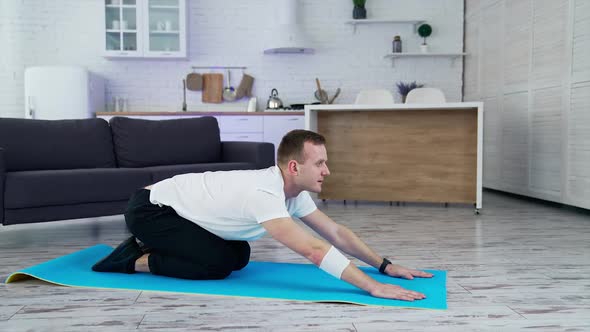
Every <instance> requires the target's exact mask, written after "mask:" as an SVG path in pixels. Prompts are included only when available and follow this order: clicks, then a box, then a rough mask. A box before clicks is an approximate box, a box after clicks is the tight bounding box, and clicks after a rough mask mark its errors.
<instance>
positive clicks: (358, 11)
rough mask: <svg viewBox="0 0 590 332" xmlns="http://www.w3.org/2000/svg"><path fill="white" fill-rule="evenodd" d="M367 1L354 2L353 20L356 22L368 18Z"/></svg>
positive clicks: (354, 0) (353, 0) (356, 0)
mask: <svg viewBox="0 0 590 332" xmlns="http://www.w3.org/2000/svg"><path fill="white" fill-rule="evenodd" d="M366 2H367V0H352V3H353V4H354V8H353V10H352V18H353V19H355V20H361V19H365V18H367V10H366V9H365V3H366Z"/></svg>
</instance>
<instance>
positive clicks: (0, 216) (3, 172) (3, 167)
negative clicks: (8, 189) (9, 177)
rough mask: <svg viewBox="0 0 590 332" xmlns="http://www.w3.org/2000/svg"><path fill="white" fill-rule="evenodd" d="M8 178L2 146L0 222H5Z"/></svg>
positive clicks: (0, 162)
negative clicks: (5, 198)
mask: <svg viewBox="0 0 590 332" xmlns="http://www.w3.org/2000/svg"><path fill="white" fill-rule="evenodd" d="M5 180H6V162H5V161H4V149H3V148H0V224H4V182H5Z"/></svg>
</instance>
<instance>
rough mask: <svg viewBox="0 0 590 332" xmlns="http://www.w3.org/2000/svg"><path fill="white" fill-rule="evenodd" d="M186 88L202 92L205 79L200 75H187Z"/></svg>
mask: <svg viewBox="0 0 590 332" xmlns="http://www.w3.org/2000/svg"><path fill="white" fill-rule="evenodd" d="M186 88H187V89H189V90H190V91H201V90H202V89H203V77H202V76H201V74H199V73H190V74H188V75H186Z"/></svg>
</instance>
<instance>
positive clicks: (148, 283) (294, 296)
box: [6, 244, 447, 309]
mask: <svg viewBox="0 0 590 332" xmlns="http://www.w3.org/2000/svg"><path fill="white" fill-rule="evenodd" d="M112 250H113V248H111V247H109V246H107V245H102V244H100V245H96V246H94V247H90V248H87V249H84V250H81V251H78V252H74V253H72V254H69V255H66V256H62V257H58V258H56V259H53V260H50V261H47V262H45V263H41V264H39V265H35V266H32V267H29V268H26V269H24V270H21V271H18V272H16V273H13V274H11V275H10V276H9V277H8V278H7V279H6V283H10V282H15V281H19V280H23V279H30V278H31V277H33V278H37V279H40V280H44V281H47V282H50V283H53V284H57V285H64V286H73V287H90V288H109V289H131V290H145V291H160V292H177V293H193V294H207V295H223V296H245V297H257V298H266V299H283V300H300V301H312V302H343V303H355V304H363V305H377V306H395V307H411V308H424V309H446V308H447V291H446V272H445V271H438V270H429V271H428V272H430V273H433V274H434V277H432V278H428V279H422V278H415V279H414V280H405V279H398V278H391V277H388V276H384V275H382V274H380V273H379V272H378V271H376V270H375V269H374V268H368V267H361V269H362V270H363V271H364V272H365V273H367V274H368V275H370V276H371V277H372V278H374V279H376V280H378V281H380V282H383V283H391V284H395V285H399V286H402V287H404V288H407V289H411V290H415V291H418V292H422V293H424V294H425V295H426V299H424V300H419V301H414V302H407V301H398V300H387V299H380V298H375V297H372V296H370V295H368V294H367V293H366V292H365V291H363V290H361V289H358V288H356V287H354V286H352V285H350V284H348V283H346V282H344V281H341V280H338V279H336V278H334V277H332V276H330V275H329V274H327V273H325V272H323V271H322V270H320V269H318V268H317V267H316V266H314V265H312V264H291V263H271V262H250V263H249V264H248V266H246V267H245V268H244V269H242V270H240V271H235V272H233V273H232V274H231V275H230V276H229V277H228V278H226V279H224V280H184V279H176V278H169V277H162V276H156V275H153V274H151V273H135V274H123V273H99V272H94V271H92V270H91V266H92V265H93V264H94V263H95V262H97V261H98V260H99V259H101V258H102V257H104V256H106V255H108V254H109V253H110V252H111V251H112Z"/></svg>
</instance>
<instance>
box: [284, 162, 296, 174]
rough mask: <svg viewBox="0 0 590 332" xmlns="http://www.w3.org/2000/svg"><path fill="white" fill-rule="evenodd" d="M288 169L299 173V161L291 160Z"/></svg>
mask: <svg viewBox="0 0 590 332" xmlns="http://www.w3.org/2000/svg"><path fill="white" fill-rule="evenodd" d="M287 169H288V170H289V173H291V174H297V173H298V169H297V161H295V160H289V163H288V164H287Z"/></svg>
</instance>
